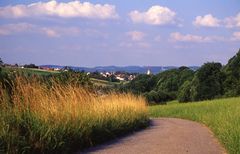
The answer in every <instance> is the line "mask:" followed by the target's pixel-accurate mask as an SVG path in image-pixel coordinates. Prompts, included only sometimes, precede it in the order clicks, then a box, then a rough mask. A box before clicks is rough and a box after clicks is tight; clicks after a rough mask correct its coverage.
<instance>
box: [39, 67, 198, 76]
mask: <svg viewBox="0 0 240 154" xmlns="http://www.w3.org/2000/svg"><path fill="white" fill-rule="evenodd" d="M40 67H48V68H63V67H65V66H61V65H41V66H40ZM68 67H70V68H71V69H73V70H76V71H85V72H96V71H98V72H104V71H105V72H117V71H124V72H129V73H141V74H142V73H146V72H147V70H148V69H150V70H151V72H152V73H153V74H157V73H159V72H162V71H165V70H170V69H174V68H178V67H177V66H97V67H77V66H68ZM189 68H191V69H192V70H197V69H198V68H199V67H198V66H189Z"/></svg>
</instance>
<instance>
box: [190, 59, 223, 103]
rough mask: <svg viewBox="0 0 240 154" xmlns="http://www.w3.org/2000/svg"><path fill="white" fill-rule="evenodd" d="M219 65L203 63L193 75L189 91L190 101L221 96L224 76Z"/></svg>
mask: <svg viewBox="0 0 240 154" xmlns="http://www.w3.org/2000/svg"><path fill="white" fill-rule="evenodd" d="M221 68H222V65H221V64H220V63H214V62H212V63H205V64H204V65H203V66H202V67H201V68H200V69H199V70H198V71H197V72H196V74H195V76H194V78H193V81H192V86H191V89H190V93H191V99H192V100H193V101H200V100H206V99H213V98H215V97H217V96H220V95H222V94H223V79H224V74H223V73H222V72H221Z"/></svg>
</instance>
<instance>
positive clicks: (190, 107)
mask: <svg viewBox="0 0 240 154" xmlns="http://www.w3.org/2000/svg"><path fill="white" fill-rule="evenodd" d="M239 111H240V97H235V98H227V99H216V100H212V101H201V102H197V103H177V102H171V103H169V104H167V105H155V106H151V107H149V113H150V116H151V117H173V118H182V119H189V120H193V121H197V122H200V123H202V124H204V125H206V126H208V127H209V128H210V129H211V130H212V131H213V133H214V135H215V136H216V137H217V138H218V139H219V141H220V142H221V143H222V145H224V147H225V148H226V149H227V151H228V152H229V153H230V154H237V153H240V113H239Z"/></svg>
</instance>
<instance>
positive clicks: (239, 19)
mask: <svg viewBox="0 0 240 154" xmlns="http://www.w3.org/2000/svg"><path fill="white" fill-rule="evenodd" d="M223 22H224V23H225V26H226V27H227V28H234V27H240V12H239V13H238V14H237V15H236V16H235V17H227V18H225V19H224V20H223Z"/></svg>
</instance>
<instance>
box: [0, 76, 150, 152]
mask: <svg viewBox="0 0 240 154" xmlns="http://www.w3.org/2000/svg"><path fill="white" fill-rule="evenodd" d="M13 87H14V89H13V94H12V102H11V103H10V102H8V101H7V99H5V96H4V90H2V89H1V92H0V94H1V100H0V101H1V102H0V109H1V112H0V150H1V151H2V152H8V153H20V152H21V153H22V152H27V153H33V152H35V153H36V152H37V153H46V152H47V153H49V152H54V153H59V152H60V153H64V152H72V151H74V150H76V149H83V148H85V147H88V146H92V145H95V144H97V143H100V142H102V141H105V140H108V139H110V138H114V137H116V136H118V135H121V134H123V133H126V132H129V131H131V130H135V129H138V128H140V127H144V126H146V125H147V123H148V111H147V107H146V104H145V100H144V99H143V98H142V97H136V96H133V95H131V94H117V93H112V94H109V95H105V96H99V95H97V94H95V93H91V92H89V91H88V90H86V89H84V88H82V87H79V86H74V85H64V86H63V85H60V84H53V85H52V87H50V88H49V86H47V85H43V84H41V83H40V82H38V81H37V80H34V79H32V80H26V79H23V78H21V77H17V78H16V81H15V84H14V86H13ZM1 151H0V152H1Z"/></svg>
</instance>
